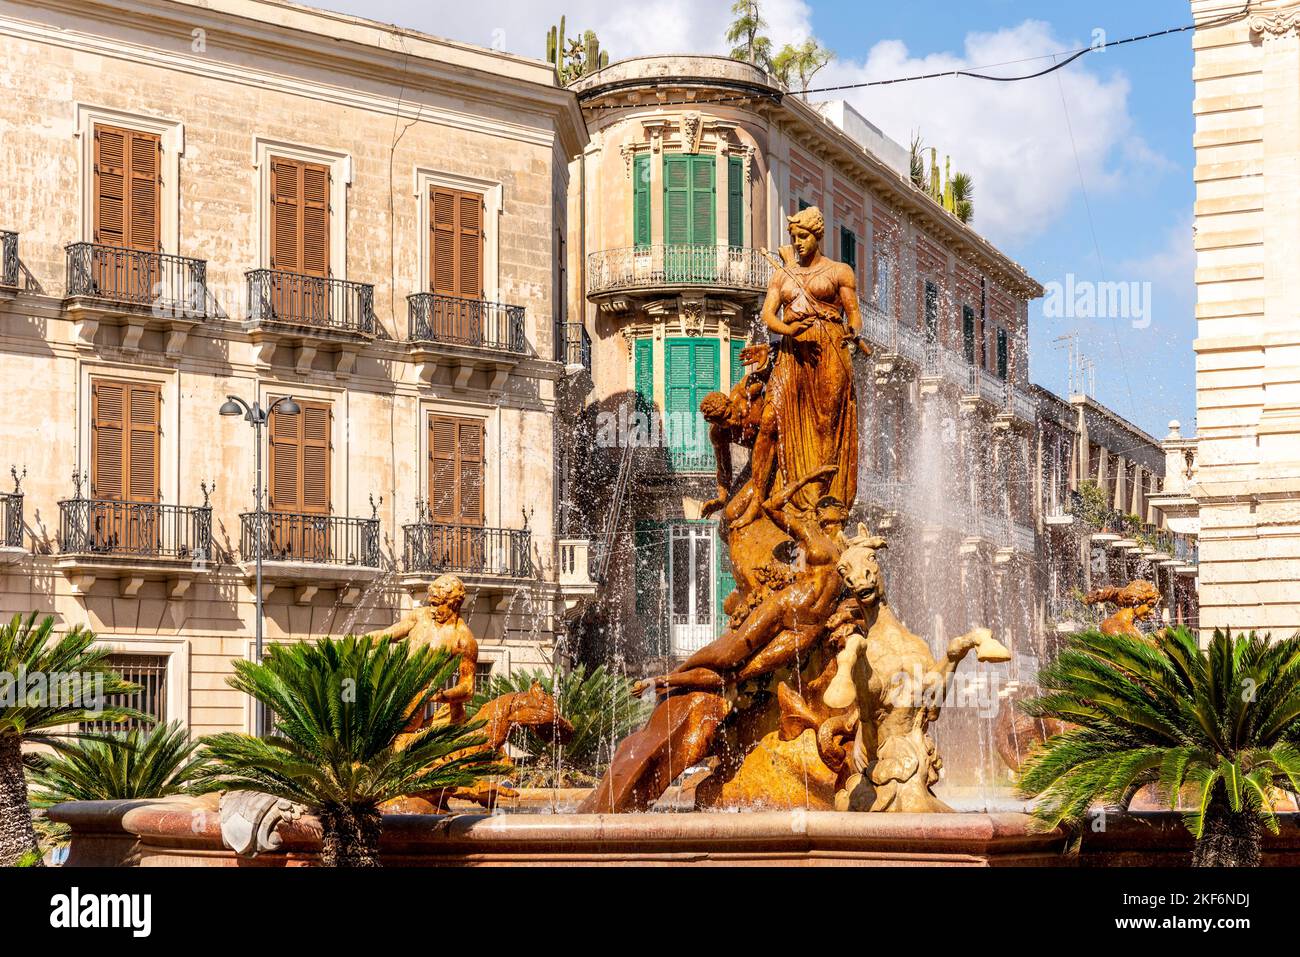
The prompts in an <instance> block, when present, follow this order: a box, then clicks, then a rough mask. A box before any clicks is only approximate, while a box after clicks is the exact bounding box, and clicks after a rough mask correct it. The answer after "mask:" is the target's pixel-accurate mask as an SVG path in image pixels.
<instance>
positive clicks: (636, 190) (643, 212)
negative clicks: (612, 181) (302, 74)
mask: <svg viewBox="0 0 1300 957" xmlns="http://www.w3.org/2000/svg"><path fill="white" fill-rule="evenodd" d="M632 232H633V242H634V243H635V244H636V245H638V246H649V245H650V154H648V153H638V154H637V155H636V156H634V157H633V158H632Z"/></svg>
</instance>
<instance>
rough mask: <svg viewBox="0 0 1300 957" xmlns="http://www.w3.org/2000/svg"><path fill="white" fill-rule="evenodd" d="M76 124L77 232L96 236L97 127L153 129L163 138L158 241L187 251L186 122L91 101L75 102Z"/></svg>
mask: <svg viewBox="0 0 1300 957" xmlns="http://www.w3.org/2000/svg"><path fill="white" fill-rule="evenodd" d="M73 124H74V127H73V128H74V130H75V132H74V134H73V135H74V136H75V137H76V138H77V139H78V140H80V141H81V143H80V153H79V162H80V164H81V170H80V175H79V176H78V177H77V189H78V192H79V194H80V196H79V202H78V204H77V209H78V215H79V217H80V224H79V227H78V230H77V233H78V235H79V236H80V237H81V240H82V241H83V242H87V243H89V242H94V240H95V127H96V126H117V127H122V128H124V129H130V130H136V131H137V132H140V133H153V134H155V135H157V136H158V137H159V139H160V140H161V142H162V157H161V161H160V163H159V167H158V172H159V175H160V176H161V177H162V188H161V190H160V191H159V194H158V206H159V222H158V243H159V246H160V247H161V251H162V252H164V253H171V254H173V255H185V254H186V252H187V251H186V250H182V249H181V248H180V219H181V204H180V163H181V161H180V158H181V156H182V155H183V154H184V152H185V124H184V123H183V122H182V121H180V120H174V119H170V118H168V117H162V116H153V115H150V114H148V113H132V112H128V111H125V110H115V109H110V108H108V107H100V106H94V105H91V104H88V103H77V104H75V106H74V116H73ZM191 252H192V251H191Z"/></svg>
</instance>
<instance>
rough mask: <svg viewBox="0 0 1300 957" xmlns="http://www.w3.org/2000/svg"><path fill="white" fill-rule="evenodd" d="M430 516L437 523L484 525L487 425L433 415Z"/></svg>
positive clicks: (430, 429) (430, 440)
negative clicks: (484, 430) (484, 440)
mask: <svg viewBox="0 0 1300 957" xmlns="http://www.w3.org/2000/svg"><path fill="white" fill-rule="evenodd" d="M429 514H430V517H431V518H432V520H433V521H435V522H443V523H448V524H455V525H482V524H483V423H482V422H481V421H480V420H478V419H461V418H455V417H453V416H446V415H430V416H429Z"/></svg>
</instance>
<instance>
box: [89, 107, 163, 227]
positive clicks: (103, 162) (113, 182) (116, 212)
mask: <svg viewBox="0 0 1300 957" xmlns="http://www.w3.org/2000/svg"><path fill="white" fill-rule="evenodd" d="M161 150H162V139H161V138H160V137H159V136H158V134H156V133H141V132H138V131H136V130H126V129H119V128H117V127H113V126H96V127H95V185H94V189H95V210H94V223H95V227H94V237H93V238H94V241H95V242H97V243H101V244H103V245H105V246H124V247H127V248H129V249H139V250H143V251H145V252H157V251H158V249H159V226H160V222H161V218H162V217H161V209H160V208H159V204H160V200H161V193H162V190H161V189H160V185H161V184H160V173H161V170H160V167H161V163H160V155H159V154H160V152H161Z"/></svg>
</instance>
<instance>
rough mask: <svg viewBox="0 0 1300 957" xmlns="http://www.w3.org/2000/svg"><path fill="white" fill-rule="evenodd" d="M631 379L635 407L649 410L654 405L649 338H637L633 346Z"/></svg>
mask: <svg viewBox="0 0 1300 957" xmlns="http://www.w3.org/2000/svg"><path fill="white" fill-rule="evenodd" d="M632 381H633V383H634V384H635V387H636V398H637V407H638V408H639V409H640V410H641V411H642V412H649V411H650V410H651V409H653V408H654V405H655V369H654V342H653V341H651V340H650V339H638V340H636V344H635V345H634V346H633V369H632Z"/></svg>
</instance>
